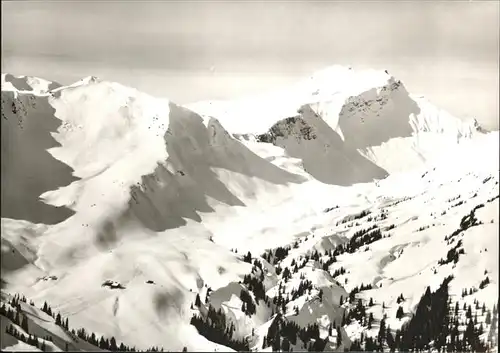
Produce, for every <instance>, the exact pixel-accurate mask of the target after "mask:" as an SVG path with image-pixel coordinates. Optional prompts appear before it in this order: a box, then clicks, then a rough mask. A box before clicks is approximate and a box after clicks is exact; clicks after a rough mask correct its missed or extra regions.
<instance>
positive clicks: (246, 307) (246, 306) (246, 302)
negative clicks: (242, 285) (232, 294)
mask: <svg viewBox="0 0 500 353" xmlns="http://www.w3.org/2000/svg"><path fill="white" fill-rule="evenodd" d="M240 299H241V301H242V302H243V303H242V305H241V311H243V312H244V313H245V314H246V315H248V316H252V315H253V314H255V313H256V312H257V307H256V305H255V303H254V302H253V298H252V296H251V295H250V294H249V293H248V291H247V290H245V289H242V290H241V292H240Z"/></svg>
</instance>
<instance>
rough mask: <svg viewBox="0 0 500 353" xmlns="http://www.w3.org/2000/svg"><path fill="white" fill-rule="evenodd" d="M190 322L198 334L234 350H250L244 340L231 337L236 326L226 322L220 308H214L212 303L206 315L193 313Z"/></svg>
mask: <svg viewBox="0 0 500 353" xmlns="http://www.w3.org/2000/svg"><path fill="white" fill-rule="evenodd" d="M190 323H191V325H193V326H194V327H196V329H197V330H198V332H199V333H200V335H202V336H204V337H205V338H207V339H208V340H210V341H212V342H215V343H219V344H222V345H224V346H227V347H230V348H232V349H234V350H236V351H249V350H250V347H249V345H248V342H247V341H246V340H237V339H233V333H234V331H235V330H236V328H235V326H234V324H233V323H231V324H230V325H229V326H228V325H227V324H226V316H225V315H224V312H223V311H222V309H219V310H215V309H214V307H213V306H212V305H209V307H208V312H207V315H206V317H203V316H201V315H198V314H194V315H193V317H192V318H191V322H190Z"/></svg>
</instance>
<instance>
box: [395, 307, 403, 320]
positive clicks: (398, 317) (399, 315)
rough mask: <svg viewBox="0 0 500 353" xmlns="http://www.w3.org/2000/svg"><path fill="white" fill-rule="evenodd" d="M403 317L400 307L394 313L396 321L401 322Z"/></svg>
mask: <svg viewBox="0 0 500 353" xmlns="http://www.w3.org/2000/svg"><path fill="white" fill-rule="evenodd" d="M404 316H405V313H404V311H403V308H402V307H401V306H400V307H399V308H398V311H397V312H396V319H399V320H401V319H402V318H403V317H404Z"/></svg>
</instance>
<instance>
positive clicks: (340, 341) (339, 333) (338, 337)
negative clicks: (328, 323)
mask: <svg viewBox="0 0 500 353" xmlns="http://www.w3.org/2000/svg"><path fill="white" fill-rule="evenodd" d="M341 344H342V332H341V331H340V327H337V348H339V347H340V345H341Z"/></svg>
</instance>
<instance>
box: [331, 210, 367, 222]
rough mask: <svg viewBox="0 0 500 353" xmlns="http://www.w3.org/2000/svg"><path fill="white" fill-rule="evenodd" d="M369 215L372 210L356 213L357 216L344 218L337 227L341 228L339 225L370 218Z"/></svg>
mask: <svg viewBox="0 0 500 353" xmlns="http://www.w3.org/2000/svg"><path fill="white" fill-rule="evenodd" d="M369 214H371V211H370V210H363V211H361V212H360V213H356V214H353V215H349V216H346V217H344V218H343V219H342V220H340V221H338V222H337V224H336V225H337V226H339V225H341V224H344V223H347V222H351V221H355V220H356V219H361V218H363V217H366V216H368V215H369Z"/></svg>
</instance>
